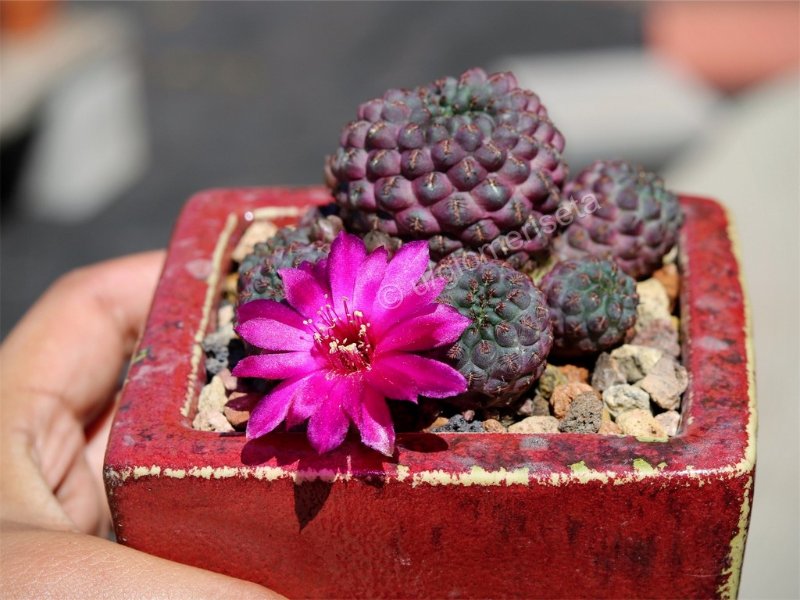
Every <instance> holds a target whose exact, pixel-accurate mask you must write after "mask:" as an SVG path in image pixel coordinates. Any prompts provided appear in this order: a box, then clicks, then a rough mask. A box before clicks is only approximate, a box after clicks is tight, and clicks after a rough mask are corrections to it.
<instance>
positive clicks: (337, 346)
mask: <svg viewBox="0 0 800 600" xmlns="http://www.w3.org/2000/svg"><path fill="white" fill-rule="evenodd" d="M317 314H319V319H318V321H317V322H314V321H313V320H311V319H308V320H307V321H306V322H305V323H306V325H309V326H311V327H312V328H313V330H314V342H315V343H316V346H317V349H318V350H319V352H320V353H321V354H322V355H324V356H325V357H326V358H327V359H328V362H329V363H330V365H331V367H333V369H334V370H336V371H339V372H340V373H354V372H356V371H364V370H368V369H370V368H371V366H370V362H371V359H372V351H373V344H372V341H371V340H370V335H369V328H370V324H369V323H368V322H367V321H365V320H364V313H362V312H361V311H360V310H354V311H350V308H349V307H348V306H347V301H346V300H345V301H344V315H339V314H338V313H337V312H336V311H335V310H333V307H332V306H331V305H330V304H327V305H325V306H324V307H322V308H321V309H320V310H319V312H318V313H317Z"/></svg>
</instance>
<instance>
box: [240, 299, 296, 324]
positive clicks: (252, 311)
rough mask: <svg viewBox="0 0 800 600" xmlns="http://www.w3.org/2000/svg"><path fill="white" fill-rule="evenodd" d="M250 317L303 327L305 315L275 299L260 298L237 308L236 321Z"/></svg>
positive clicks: (246, 319)
mask: <svg viewBox="0 0 800 600" xmlns="http://www.w3.org/2000/svg"><path fill="white" fill-rule="evenodd" d="M250 319H275V320H276V321H280V322H281V323H286V324H287V325H291V326H292V327H297V328H302V327H303V317H302V316H301V315H300V314H299V313H298V312H297V311H296V310H294V309H293V308H290V307H288V306H286V305H285V304H281V303H280V302H276V301H275V300H266V299H259V300H251V301H250V302H245V303H244V304H240V305H239V307H238V308H237V309H236V322H237V323H243V322H244V321H249V320H250Z"/></svg>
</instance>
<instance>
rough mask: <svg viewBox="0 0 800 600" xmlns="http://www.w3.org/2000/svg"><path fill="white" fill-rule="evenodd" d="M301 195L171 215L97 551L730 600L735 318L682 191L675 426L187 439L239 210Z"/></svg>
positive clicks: (742, 493) (749, 384) (748, 398)
mask: <svg viewBox="0 0 800 600" xmlns="http://www.w3.org/2000/svg"><path fill="white" fill-rule="evenodd" d="M328 199H329V196H328V194H327V192H326V191H325V190H324V189H322V188H305V189H281V188H265V189H243V190H237V189H232V190H212V191H207V192H203V193H200V194H198V195H196V196H195V197H194V198H192V199H191V201H190V202H189V203H188V205H187V206H186V208H185V209H184V211H183V214H182V215H181V217H180V220H179V221H178V224H177V227H176V230H175V233H174V236H173V239H172V242H171V244H170V248H169V255H168V258H167V262H166V265H165V267H164V273H163V275H162V278H161V281H160V283H159V285H158V289H157V291H156V295H155V300H154V303H153V306H152V310H151V313H150V317H149V320H148V323H147V327H146V330H145V332H144V335H143V337H142V339H141V341H140V344H139V348H138V350H137V352H136V354H135V356H134V359H133V361H132V364H131V367H130V370H129V373H128V378H127V381H126V384H125V388H124V393H123V396H122V401H121V404H120V407H119V411H118V413H117V415H116V419H115V422H114V425H113V428H112V431H111V438H110V441H109V447H108V453H107V455H106V464H105V481H106V488H107V492H108V497H109V501H110V504H111V510H112V514H113V518H114V526H115V529H116V534H117V539H118V540H119V541H120V542H121V543H123V544H127V545H129V546H132V547H134V548H138V549H140V550H143V551H146V552H149V553H151V554H155V555H158V556H163V557H165V558H169V559H172V560H176V561H179V562H182V563H186V564H190V565H195V566H198V567H203V568H206V569H211V570H213V571H218V572H221V573H226V574H228V575H233V576H235V577H240V578H244V579H250V580H253V581H256V582H258V583H261V584H263V585H265V586H268V587H270V588H272V589H274V590H276V591H278V592H280V593H282V594H285V595H287V596H290V597H320V598H346V597H365V598H366V597H368V598H377V597H388V598H397V597H403V598H407V597H421V598H439V597H481V598H486V597H492V598H496V597H548V598H555V597H571V598H572V597H626V598H633V597H649V598H653V597H683V598H686V597H715V596H716V597H735V596H736V594H737V589H738V582H739V575H740V570H741V565H742V557H743V553H744V545H745V539H746V535H747V527H748V521H749V515H750V505H751V499H752V493H753V477H754V468H755V427H756V413H755V398H754V384H753V372H752V352H751V346H750V341H749V337H748V336H749V334H748V316H747V310H746V303H745V299H744V296H743V291H742V284H741V280H740V272H739V267H738V264H737V260H736V258H735V255H734V248H733V245H732V242H731V237H730V232H729V227H730V225H729V221H728V218H727V216H726V214H725V212H724V210H723V209H722V208H721V207H720V206H719V205H718V204H717V203H715V202H713V201H710V200H704V199H700V198H690V197H683V198H681V204H682V207H683V209H684V211H685V214H686V222H685V225H684V227H683V230H682V233H681V239H680V255H679V261H680V266H681V270H682V273H683V281H682V284H683V285H682V292H681V310H682V313H681V324H682V325H681V326H682V334H683V340H684V342H683V361H684V364H685V366H686V367H687V369H688V371H689V375H690V383H689V388H688V390H687V392H686V395H685V396H684V403H683V411H684V413H683V425H682V430H681V431H680V432H679V434H678V435H677V436H676V437H674V438H671V439H670V440H669V441H665V442H653V441H647V440H644V439H642V440H640V439H636V438H633V437H613V436H610V437H607V436H600V435H579V434H546V435H544V434H540V435H523V434H508V433H495V434H491V433H481V434H458V433H447V434H438V435H434V434H426V433H406V434H399V435H398V441H397V446H398V452H397V454H396V456H395V459H387V458H385V457H383V456H381V455H378V454H377V453H375V452H372V451H370V450H368V449H366V448H364V447H362V446H360V445H359V444H358V442H357V441H355V440H350V439H348V440H347V441H346V442H345V444H344V445H343V446H341V447H340V448H338V449H337V450H335V451H333V452H332V453H330V454H327V455H324V456H318V455H317V454H316V453H315V452H314V450H312V449H311V447H310V446H309V445H308V444H307V442H306V439H305V436H304V435H303V434H299V433H275V434H271V435H269V436H267V437H266V438H262V439H260V440H257V441H252V442H246V440H245V437H244V434H240V433H235V434H215V433H205V432H201V431H195V430H194V429H192V427H191V422H192V417H193V416H194V412H195V411H196V404H197V397H198V394H199V391H200V388H201V387H202V384H203V382H204V378H205V373H204V370H203V353H202V349H201V347H200V341H201V340H202V339H203V337H204V335H205V334H206V332H207V331H209V330H211V329H213V327H214V323H213V320H214V318H215V317H214V315H216V310H215V307H216V305H217V302H218V299H219V295H220V289H221V284H222V279H223V278H224V276H225V274H226V273H227V271H228V269H229V267H230V255H231V252H232V249H233V247H234V246H235V244H236V241H237V239H238V238H239V237H240V236H241V235H242V232H243V231H244V229H245V227H246V226H247V225H248V223H249V222H250V221H252V220H253V219H254V218H259V217H272V218H275V219H277V220H278V221H279V222H280V221H281V220H282V221H283V222H290V220H291V219H293V218H296V217H297V215H299V214H300V212H301V210H302V208H303V207H305V206H308V205H310V204H321V203H325V202H327V201H328Z"/></svg>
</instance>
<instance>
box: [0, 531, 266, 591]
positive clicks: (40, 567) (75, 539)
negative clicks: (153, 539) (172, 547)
mask: <svg viewBox="0 0 800 600" xmlns="http://www.w3.org/2000/svg"><path fill="white" fill-rule="evenodd" d="M2 537H3V544H2V546H1V547H2V563H3V568H2V569H0V572H2V575H1V576H0V577H1V578H0V581H2V589H3V594H4V596H5V595H7V596H8V597H10V598H81V599H83V598H100V597H104V598H105V597H111V598H123V597H125V598H236V599H237V600H238V599H242V598H281V597H282V596H279V595H278V594H275V593H273V592H270V591H269V590H267V589H266V588H263V587H261V586H258V585H256V584H254V583H248V582H245V581H241V580H239V579H234V578H232V577H227V576H225V575H219V574H217V573H211V572H209V571H204V570H202V569H197V568H194V567H188V566H185V565H181V564H178V563H174V562H171V561H168V560H165V559H162V558H156V557H154V556H149V555H147V554H144V553H142V552H138V551H137V550H133V549H132V548H127V547H125V546H121V545H119V544H114V543H113V542H110V541H108V540H103V539H101V538H96V537H91V536H87V535H83V534H79V533H69V532H53V531H43V530H32V529H29V528H27V527H21V526H16V525H13V524H11V525H7V526H5V527H4V531H3V535H2Z"/></svg>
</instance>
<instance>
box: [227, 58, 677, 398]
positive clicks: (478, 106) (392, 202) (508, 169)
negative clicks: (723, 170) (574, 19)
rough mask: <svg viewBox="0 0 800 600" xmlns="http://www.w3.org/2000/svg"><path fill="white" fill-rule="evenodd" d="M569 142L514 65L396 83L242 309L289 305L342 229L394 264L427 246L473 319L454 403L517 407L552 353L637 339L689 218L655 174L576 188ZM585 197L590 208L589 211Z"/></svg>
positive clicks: (596, 169)
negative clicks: (645, 303) (413, 247)
mask: <svg viewBox="0 0 800 600" xmlns="http://www.w3.org/2000/svg"><path fill="white" fill-rule="evenodd" d="M563 149H564V138H563V137H562V135H561V133H559V131H558V129H556V128H555V126H554V125H553V124H552V122H551V121H550V119H549V118H548V115H547V111H546V109H545V107H544V105H542V103H541V101H540V100H539V97H538V96H537V95H536V94H535V93H533V92H531V91H528V90H524V89H521V88H520V87H519V86H518V84H517V81H516V79H515V78H514V76H513V75H512V74H511V73H498V74H494V75H491V76H489V75H487V74H486V73H485V72H484V71H482V70H481V69H471V70H469V71H467V72H465V73H464V74H463V75H461V77H460V78H453V77H447V78H444V79H440V80H437V81H435V82H433V83H430V84H427V85H423V86H420V87H417V88H414V89H410V90H400V89H392V90H389V91H387V92H386V93H385V94H383V96H381V97H380V98H376V99H374V100H370V101H368V102H366V103H364V104H362V105H361V106H360V107H359V108H358V111H357V118H356V119H355V120H354V121H352V122H351V123H349V124H348V125H346V126H345V127H344V129H343V131H342V134H341V138H340V141H339V145H338V148H336V149H335V151H334V153H333V154H332V155H331V156H329V157H327V159H326V163H325V176H326V182H327V184H328V186H329V187H330V189H331V192H332V197H333V198H332V199H333V200H334V204H332V205H331V206H330V207H327V208H326V209H324V210H323V211H322V212H320V211H319V210H314V211H311V212H310V213H309V214H308V215H307V216H306V217H305V218H304V219H303V220H302V221H301V222H300V224H299V225H298V227H297V228H287V229H282V230H280V231H279V232H278V234H277V235H276V236H275V237H274V238H272V239H270V240H267V241H265V242H264V243H261V244H258V245H257V246H256V247H255V249H254V251H253V253H252V254H250V255H249V256H247V257H246V258H245V259H244V261H243V262H242V263H241V266H240V269H239V302H240V303H243V302H246V301H248V300H252V299H255V298H272V299H275V300H282V299H283V287H282V283H281V280H280V276H279V275H278V270H280V269H282V268H286V267H296V266H298V265H299V264H300V263H302V262H306V261H307V262H311V263H315V262H317V261H319V260H321V259H322V258H324V257H325V256H327V254H328V252H329V250H330V242H331V241H332V240H333V238H334V237H335V235H336V234H337V233H338V231H339V230H341V229H342V228H343V227H344V228H345V229H346V230H348V231H350V232H352V233H357V234H359V235H361V236H362V237H363V239H364V243H365V245H366V247H367V250H368V251H372V250H374V249H375V248H377V247H379V246H383V247H385V248H386V250H387V251H388V254H389V256H390V257H391V256H392V255H393V254H394V253H396V252H397V250H398V249H399V248H400V247H402V245H403V244H404V243H406V242H408V241H410V240H418V239H422V240H427V242H428V247H429V250H430V256H431V265H430V266H431V269H432V271H433V274H434V275H437V276H444V277H446V278H447V279H448V280H449V285H448V286H447V287H446V289H445V290H444V291H443V292H442V294H441V296H440V298H439V301H440V302H444V303H447V304H449V305H451V306H453V307H455V308H456V309H457V310H458V311H459V312H461V313H462V314H463V315H465V316H468V317H469V318H470V319H471V320H472V325H471V326H470V327H468V328H467V329H466V330H465V331H464V333H463V334H462V335H461V338H460V339H459V340H458V341H457V342H456V343H455V344H453V345H452V346H451V347H450V348H449V350H448V357H449V360H450V362H451V364H452V365H453V366H454V367H455V368H456V369H458V370H459V371H460V372H461V373H462V374H463V375H464V377H465V378H466V379H467V381H468V383H469V389H468V391H467V392H466V393H465V394H462V395H460V396H459V397H456V398H451V399H449V401H451V402H453V403H456V404H457V405H460V406H468V407H479V408H483V409H486V408H490V407H504V406H509V405H511V404H513V403H514V401H515V400H516V399H517V398H519V397H520V395H521V394H522V393H523V392H525V391H526V390H527V389H529V388H530V386H531V384H532V383H533V382H534V381H535V380H536V379H537V378H538V377H539V376H540V375H541V373H542V371H543V370H544V368H545V365H546V361H547V359H548V355H550V356H552V357H554V358H557V359H559V358H575V357H587V356H589V357H590V356H596V355H597V354H598V353H600V352H604V351H607V350H609V349H612V348H614V347H616V346H618V345H619V344H622V343H624V342H625V341H626V340H627V339H629V336H630V335H631V334H632V330H633V326H634V324H635V321H636V309H637V302H638V296H637V294H636V281H635V279H641V278H644V277H649V276H650V275H651V274H652V273H653V272H654V271H655V270H656V269H658V268H659V267H660V266H661V264H662V259H663V257H664V255H665V254H666V253H668V252H669V251H670V250H671V249H672V248H673V246H674V245H675V244H676V241H677V236H678V230H679V227H680V225H681V222H682V215H681V211H680V206H679V204H678V200H677V197H676V196H675V195H674V194H673V193H672V192H670V191H668V190H667V189H666V188H665V187H664V184H663V182H662V181H661V179H660V178H659V177H658V176H656V175H655V174H653V173H649V172H647V171H645V170H644V169H642V168H641V167H636V166H633V165H631V164H629V163H626V162H622V161H597V162H595V163H594V164H592V165H591V166H589V167H588V168H587V169H585V170H584V171H582V172H581V173H579V174H578V175H577V177H576V178H575V179H574V180H572V181H567V174H568V167H567V164H566V162H565V161H564V159H563V158H562V155H561V153H562V151H563ZM586 198H591V199H592V202H591V203H590V204H591V210H589V211H587V212H586V213H585V214H575V210H574V208H575V206H583V207H586V206H589V204H587V203H586V202H584V200H585V199H586ZM570 206H571V207H572V208H569V207H570ZM565 207H566V213H569V214H570V215H571V217H570V218H569V219H568V222H562V220H561V219H560V218H559V215H561V216H562V217H563V215H564V214H565ZM534 281H536V283H534Z"/></svg>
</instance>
